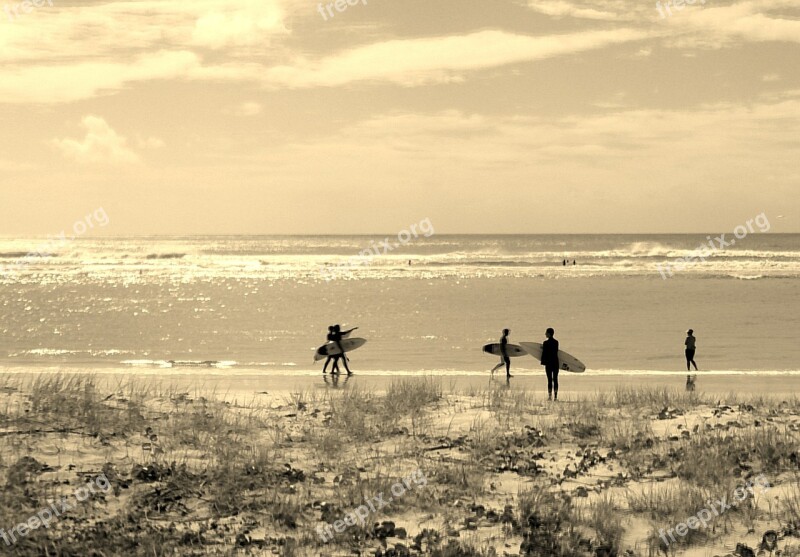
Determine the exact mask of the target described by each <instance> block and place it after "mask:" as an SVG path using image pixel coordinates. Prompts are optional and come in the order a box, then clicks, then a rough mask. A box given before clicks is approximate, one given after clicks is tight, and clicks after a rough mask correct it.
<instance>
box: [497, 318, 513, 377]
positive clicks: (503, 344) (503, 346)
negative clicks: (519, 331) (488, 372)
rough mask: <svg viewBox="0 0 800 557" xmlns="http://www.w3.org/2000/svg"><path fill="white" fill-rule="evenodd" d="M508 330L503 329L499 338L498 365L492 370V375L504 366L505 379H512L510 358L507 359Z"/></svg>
mask: <svg viewBox="0 0 800 557" xmlns="http://www.w3.org/2000/svg"><path fill="white" fill-rule="evenodd" d="M510 332H511V331H509V330H508V329H503V336H501V337H500V363H499V364H497V365H496V366H494V367H493V368H492V375H493V376H494V372H495V371H497V370H498V369H500V368H501V367H503V366H506V379H509V378H511V377H512V375H511V358H509V357H508V333H510Z"/></svg>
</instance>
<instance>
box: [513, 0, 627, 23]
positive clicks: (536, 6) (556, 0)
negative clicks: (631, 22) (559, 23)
mask: <svg viewBox="0 0 800 557" xmlns="http://www.w3.org/2000/svg"><path fill="white" fill-rule="evenodd" d="M596 5H597V2H595V6H596ZM527 7H528V8H530V9H531V10H533V11H535V12H539V13H540V14H544V15H549V16H553V17H558V18H560V17H567V16H568V17H575V18H580V19H598V20H607V21H615V20H620V19H629V18H630V16H627V17H626V15H625V12H619V11H617V12H612V11H606V10H599V9H596V8H595V7H590V6H581V5H578V4H577V3H574V2H566V1H563V0H546V1H542V0H528V4H527ZM628 13H630V12H628Z"/></svg>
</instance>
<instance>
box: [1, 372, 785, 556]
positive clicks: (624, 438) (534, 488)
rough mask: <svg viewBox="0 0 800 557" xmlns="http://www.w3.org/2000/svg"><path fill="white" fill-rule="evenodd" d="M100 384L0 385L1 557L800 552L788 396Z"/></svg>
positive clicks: (524, 384)
mask: <svg viewBox="0 0 800 557" xmlns="http://www.w3.org/2000/svg"><path fill="white" fill-rule="evenodd" d="M109 379H110V376H109V375H106V376H103V375H98V374H94V375H89V374H78V375H67V374H52V373H39V374H29V375H23V374H14V375H5V376H4V378H3V380H2V381H3V383H2V384H1V385H0V420H1V421H0V438H2V444H1V445H0V447H2V449H1V450H0V463H2V466H3V468H4V469H5V472H6V473H5V478H6V480H5V481H6V487H5V489H4V491H3V496H2V497H3V505H2V507H1V508H2V510H0V529H2V531H0V547H2V549H3V551H4V552H5V553H8V554H11V555H26V556H27V555H45V554H48V551H54V548H58V550H57V552H56V554H60V555H73V554H75V555H78V554H80V555H154V554H155V555H173V554H175V555H178V554H179V555H231V554H239V555H276V554H277V555H286V556H292V555H297V556H339V555H341V556H344V555H354V554H358V555H386V556H388V555H439V556H445V555H446V556H456V555H459V556H473V555H474V556H489V555H536V556H539V555H541V556H544V555H576V556H577V555H581V556H583V555H586V556H588V555H611V554H612V553H610V552H609V551H611V549H610V548H612V547H613V548H619V554H620V555H623V554H624V555H637V556H653V555H686V556H692V557H693V556H696V557H700V556H711V555H749V554H748V553H745V552H744V549H743V546H740V547H739V549H738V550H737V544H743V545H744V546H747V547H749V548H751V549H752V550H753V551H756V552H757V551H759V548H760V547H761V544H762V541H763V540H762V538H763V537H764V534H765V532H769V533H770V534H769V535H768V536H767V541H766V542H765V543H767V544H768V546H769V543H771V540H772V537H771V535H772V534H771V532H773V531H774V533H775V540H777V541H776V542H775V543H776V544H777V546H776V547H777V548H779V549H780V550H782V551H783V553H782V555H798V554H800V543H798V542H800V540H799V539H798V538H797V535H798V531H797V527H798V525H800V522H798V520H800V516H798V510H800V484H799V483H798V470H799V469H798V455H797V446H798V436H800V401H798V400H797V398H796V397H794V396H786V395H785V394H784V393H780V392H776V391H774V390H772V385H771V384H770V382H771V381H772V380H773V379H774V380H775V385H777V384H778V383H779V382H780V381H781V380H783V381H785V378H769V379H768V380H767V381H764V380H763V379H762V381H761V383H760V385H761V386H762V387H763V388H762V389H761V390H759V389H757V388H755V387H753V389H752V390H750V391H748V390H747V389H741V390H740V391H739V394H733V393H728V394H725V393H724V391H725V390H726V389H725V388H724V384H723V383H720V384H719V390H718V391H714V392H705V391H704V390H703V387H705V386H706V384H707V383H710V380H706V379H705V378H702V379H701V382H700V383H699V387H698V390H697V391H696V392H694V393H687V392H685V391H683V390H682V387H681V388H678V387H674V386H673V387H670V386H667V385H665V384H664V382H663V381H660V382H659V381H654V380H653V379H652V378H649V379H648V380H647V381H642V382H638V383H632V382H631V381H624V380H621V379H619V378H617V379H616V380H613V381H612V380H607V381H601V380H599V379H598V378H594V379H591V380H587V381H586V382H585V383H584V388H583V389H580V390H577V389H575V390H571V389H570V388H569V387H572V386H574V385H575V386H576V385H579V384H581V383H582V382H581V381H579V379H585V378H583V377H581V378H575V379H574V380H571V381H569V382H568V383H567V382H564V383H563V384H564V387H562V389H563V394H562V398H563V400H562V401H559V402H557V403H553V402H548V401H546V400H544V396H543V391H542V390H541V389H542V387H541V386H539V389H536V388H535V387H537V386H536V385H534V383H533V379H534V378H524V380H523V378H514V379H512V381H515V382H517V384H515V386H514V388H508V387H507V386H506V385H505V381H504V380H500V381H498V380H497V379H496V380H494V381H493V382H489V381H488V379H487V378H484V379H483V380H480V379H478V378H466V379H465V378H459V380H458V381H456V380H453V378H433V377H427V378H385V377H382V378H376V377H353V378H351V379H350V381H347V382H346V383H345V382H344V379H345V378H341V380H340V383H339V386H338V388H333V386H332V385H329V386H327V387H326V384H325V382H324V381H323V379H322V378H321V377H316V378H291V380H290V382H287V379H286V378H274V377H273V378H255V377H235V378H227V379H226V380H224V381H223V380H220V378H219V377H212V376H207V377H204V378H202V379H200V378H197V377H194V378H191V379H190V378H187V377H185V376H184V377H171V378H169V380H167V379H165V378H158V379H156V380H154V378H152V377H151V378H143V377H139V378H131V377H127V378H120V377H117V378H115V381H114V382H113V384H111V382H109ZM280 379H282V380H283V383H281V382H280ZM536 379H538V380H539V382H541V381H542V380H543V378H542V377H538V378H536ZM567 379H573V378H571V377H570V378H567ZM587 379H588V378H587ZM673 381H674V380H673ZM784 384H785V383H784ZM589 385H591V386H592V387H593V389H590V388H589ZM255 389H258V390H257V391H255ZM770 391H771V392H770ZM87 487H88V488H92V489H87ZM740 487H741V489H740V490H739V491H737V488H740ZM732 494H735V495H732ZM723 497H727V498H728V501H729V502H735V505H732V506H731V507H730V509H724V511H723V512H721V513H720V512H719V508H717V507H714V508H711V509H707V508H706V507H708V506H709V504H710V503H709V502H710V501H711V502H713V501H712V499H713V500H719V499H720V498H723ZM735 497H742V499H741V500H739V499H738V498H735ZM62 498H64V499H62ZM58 501H63V502H64V503H65V505H66V507H67V508H66V510H64V511H63V512H62V511H61V510H60V508H59V507H58V506H53V505H54V504H55V503H54V502H58ZM48 509H49V510H48ZM704 509H705V510H704ZM713 511H716V512H718V513H719V514H713ZM692 517H700V518H703V519H704V520H705V523H704V524H706V526H703V525H702V524H700V523H698V522H697V520H699V518H698V519H697V520H695V519H694V518H692ZM690 518H691V519H692V520H691V521H690ZM45 519H46V522H47V524H46V527H45V524H44V522H43V520H45ZM687 521H689V525H690V526H692V528H689V527H685V528H688V530H686V532H684V533H683V535H681V534H680V532H683V530H684V529H685V528H683V529H682V527H681V526H679V525H680V524H682V523H686V522H687ZM698 524H700V526H698ZM20 525H22V526H20ZM670 528H672V529H673V530H672V531H671V533H670ZM664 540H666V543H665V541H664ZM765 547H767V546H765ZM770 547H771V546H770ZM604 551H605V553H604ZM759 554H761V553H759ZM764 554H765V555H766V554H769V553H764ZM775 555H777V553H775Z"/></svg>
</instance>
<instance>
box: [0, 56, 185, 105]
mask: <svg viewBox="0 0 800 557" xmlns="http://www.w3.org/2000/svg"><path fill="white" fill-rule="evenodd" d="M199 65H200V60H199V58H198V57H197V55H195V54H193V53H192V52H188V51H180V52H156V53H153V54H147V55H143V56H140V57H138V58H136V59H135V60H133V61H127V62H126V61H120V62H116V61H114V62H112V61H100V62H94V61H87V62H78V63H75V64H55V65H52V64H45V65H36V66H29V65H22V66H16V67H9V68H8V69H6V70H4V71H0V103H47V104H51V103H61V102H71V101H77V100H81V99H86V98H92V97H95V96H98V95H100V94H108V93H110V92H113V91H116V90H119V89H121V88H122V87H124V86H125V85H126V84H129V83H133V82H137V81H150V80H157V79H170V78H178V77H187V76H190V75H192V73H193V72H196V71H197V69H198V67H199Z"/></svg>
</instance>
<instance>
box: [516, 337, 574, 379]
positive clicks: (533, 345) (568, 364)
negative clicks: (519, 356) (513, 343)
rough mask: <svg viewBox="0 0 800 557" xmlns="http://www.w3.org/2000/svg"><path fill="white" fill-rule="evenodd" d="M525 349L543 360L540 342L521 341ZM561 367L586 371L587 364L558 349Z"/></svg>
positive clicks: (565, 369)
mask: <svg viewBox="0 0 800 557" xmlns="http://www.w3.org/2000/svg"><path fill="white" fill-rule="evenodd" d="M519 344H520V346H522V348H524V349H525V351H526V352H527V353H528V354H530V355H531V356H533V357H534V358H536V359H537V360H539V361H541V360H542V345H541V344H539V343H538V342H520V343H519ZM558 363H559V367H560V368H561V369H563V370H564V371H571V372H572V373H583V372H584V371H586V366H585V365H584V363H583V362H581V361H580V360H579V359H578V358H576V357H575V356H573V355H572V354H568V353H566V352H564V351H563V350H559V351H558Z"/></svg>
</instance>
